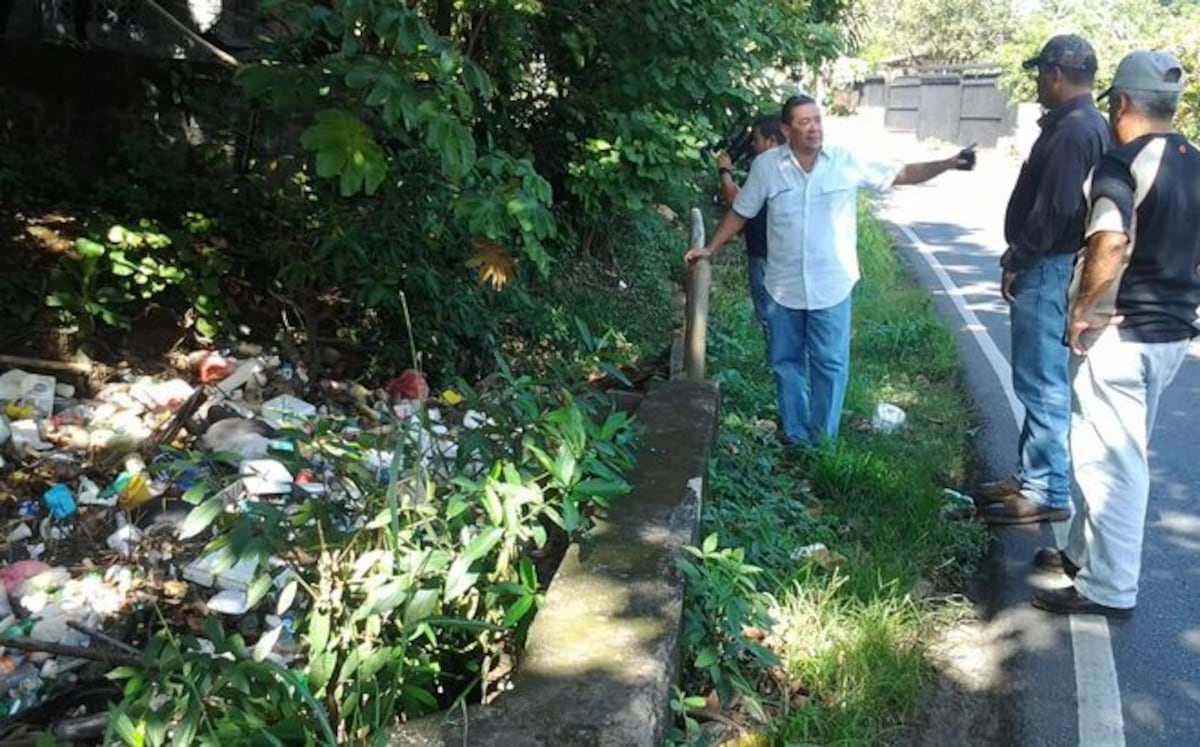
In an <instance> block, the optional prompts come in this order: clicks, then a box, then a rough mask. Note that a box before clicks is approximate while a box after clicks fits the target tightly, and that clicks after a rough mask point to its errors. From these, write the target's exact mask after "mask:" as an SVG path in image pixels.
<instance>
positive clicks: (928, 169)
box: [892, 146, 975, 186]
mask: <svg viewBox="0 0 1200 747" xmlns="http://www.w3.org/2000/svg"><path fill="white" fill-rule="evenodd" d="M974 166H975V151H974V146H972V147H970V148H964V149H963V150H961V151H960V152H958V153H957V154H955V155H953V156H951V157H950V158H943V159H942V160H940V161H925V162H923V163H906V164H904V165H903V166H901V167H900V172H899V173H898V174H897V175H896V181H894V182H892V184H894V185H896V186H903V185H905V184H920V183H921V182H927V181H929V180H930V179H932V178H933V177H935V176H937V175H938V174H942V173H945V172H947V171H949V170H951V169H963V170H969V169H971V168H974Z"/></svg>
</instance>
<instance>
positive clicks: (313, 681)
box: [308, 651, 337, 694]
mask: <svg viewBox="0 0 1200 747" xmlns="http://www.w3.org/2000/svg"><path fill="white" fill-rule="evenodd" d="M336 666H337V654H336V653H335V652H333V651H325V652H323V653H321V654H319V655H317V656H314V657H312V659H311V660H310V661H309V664H308V684H309V687H310V688H312V691H313V693H314V694H319V693H320V692H321V688H323V687H325V685H327V684H328V683H329V680H330V679H331V678H332V677H333V670H334V667H336Z"/></svg>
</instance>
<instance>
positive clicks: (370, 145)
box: [300, 109, 387, 197]
mask: <svg viewBox="0 0 1200 747" xmlns="http://www.w3.org/2000/svg"><path fill="white" fill-rule="evenodd" d="M300 144H301V145H302V146H304V148H305V149H307V150H310V151H313V152H315V153H316V157H317V158H316V164H317V174H318V175H319V176H322V177H325V178H333V177H337V178H338V182H339V185H340V188H341V193H342V196H343V197H350V196H353V195H355V194H357V193H359V192H365V193H366V194H369V195H370V194H374V193H375V191H376V190H377V189H378V188H379V185H380V184H382V183H383V180H384V178H385V177H386V175H387V161H386V159H385V157H384V153H383V149H382V148H380V147H379V144H378V143H377V142H376V141H375V137H374V135H372V133H371V131H370V130H369V129H367V126H366V125H365V124H363V123H362V120H360V119H358V118H357V117H355V116H354V115H352V114H350V113H349V112H346V111H343V110H341V109H326V110H324V111H321V112H318V113H317V115H316V121H315V122H314V123H313V124H312V125H310V126H309V127H308V129H306V130H305V131H304V132H303V134H301V136H300Z"/></svg>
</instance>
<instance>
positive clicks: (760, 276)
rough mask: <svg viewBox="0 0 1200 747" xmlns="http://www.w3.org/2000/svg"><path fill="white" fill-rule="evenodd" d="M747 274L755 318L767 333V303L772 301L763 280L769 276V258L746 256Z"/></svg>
mask: <svg viewBox="0 0 1200 747" xmlns="http://www.w3.org/2000/svg"><path fill="white" fill-rule="evenodd" d="M746 274H747V275H748V279H749V281H750V300H751V301H752V302H753V303H754V318H755V319H757V320H758V323H759V324H761V325H762V328H763V332H764V333H765V332H766V331H767V321H766V319H767V303H768V302H769V301H770V300H771V297H770V295H768V294H767V288H766V286H765V285H764V284H763V280H764V279H765V278H766V276H767V258H766V257H756V256H754V255H753V254H747V255H746Z"/></svg>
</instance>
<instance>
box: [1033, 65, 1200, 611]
mask: <svg viewBox="0 0 1200 747" xmlns="http://www.w3.org/2000/svg"><path fill="white" fill-rule="evenodd" d="M1182 76H1183V69H1182V67H1181V66H1180V64H1179V61H1178V60H1176V59H1175V58H1174V57H1173V56H1171V55H1169V54H1167V53H1165V52H1132V53H1130V54H1128V55H1126V56H1125V58H1124V59H1123V60H1121V64H1120V65H1118V66H1117V72H1116V74H1115V75H1114V76H1113V84H1112V87H1111V88H1109V89H1108V91H1106V92H1105V93H1104V94H1102V95H1101V98H1104V97H1107V98H1108V117H1109V120H1110V121H1111V122H1112V127H1113V133H1114V134H1115V136H1116V142H1117V146H1116V147H1115V148H1113V150H1111V151H1109V152H1108V153H1107V154H1105V156H1104V158H1103V159H1102V160H1101V162H1100V165H1099V166H1097V167H1096V171H1095V175H1094V176H1093V177H1092V182H1091V196H1090V202H1091V211H1090V213H1089V216H1088V223H1087V250H1086V251H1085V252H1084V254H1083V256H1082V257H1081V259H1080V262H1079V264H1078V266H1077V267H1076V270H1075V279H1074V280H1073V281H1072V285H1071V301H1070V315H1069V324H1068V341H1069V343H1070V346H1071V352H1072V353H1073V355H1072V358H1071V459H1072V462H1073V465H1074V481H1073V485H1072V487H1073V495H1074V499H1075V511H1076V514H1075V519H1074V521H1073V522H1072V523H1071V534H1070V539H1069V540H1068V542H1067V546H1066V548H1065V549H1064V550H1062V551H1061V552H1060V551H1058V550H1055V549H1052V548H1047V549H1043V550H1040V551H1039V552H1038V555H1037V557H1036V558H1035V563H1036V564H1037V565H1038V566H1039V567H1041V568H1043V569H1046V570H1061V571H1064V572H1066V573H1067V574H1068V575H1071V576H1073V577H1074V581H1075V584H1074V586H1068V587H1066V588H1065V589H1054V590H1048V591H1041V592H1038V593H1037V594H1035V595H1034V598H1033V605H1034V606H1035V607H1039V608H1041V609H1044V610H1047V611H1050V612H1056V613H1059V614H1072V613H1080V614H1098V615H1107V616H1109V617H1126V616H1128V615H1129V614H1130V613H1132V611H1133V608H1134V607H1135V606H1136V604H1137V592H1138V577H1139V575H1140V573H1141V563H1142V537H1143V532H1144V528H1145V522H1146V506H1147V503H1148V501H1149V496H1150V467H1149V462H1148V453H1149V439H1150V433H1151V431H1152V430H1153V428H1154V416H1155V412H1156V410H1157V409H1158V402H1159V398H1160V397H1161V395H1162V393H1163V391H1164V390H1165V389H1166V388H1167V386H1169V385H1170V383H1171V380H1172V379H1173V378H1174V377H1175V374H1176V373H1177V372H1178V371H1179V367H1180V365H1182V363H1183V361H1184V359H1185V358H1186V357H1187V352H1188V347H1189V341H1190V340H1191V339H1192V338H1193V337H1194V336H1196V334H1197V332H1198V331H1200V329H1198V326H1197V322H1198V320H1197V314H1198V310H1200V232H1197V230H1196V223H1195V221H1196V216H1198V215H1200V151H1198V150H1197V149H1196V147H1195V146H1194V145H1192V144H1191V143H1189V142H1188V141H1187V140H1186V139H1185V138H1184V137H1183V136H1182V135H1180V134H1179V133H1177V132H1174V131H1173V128H1172V126H1171V121H1172V120H1173V119H1174V116H1175V112H1176V110H1177V108H1178V106H1179V94H1180V92H1181V91H1182V88H1183V85H1182Z"/></svg>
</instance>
